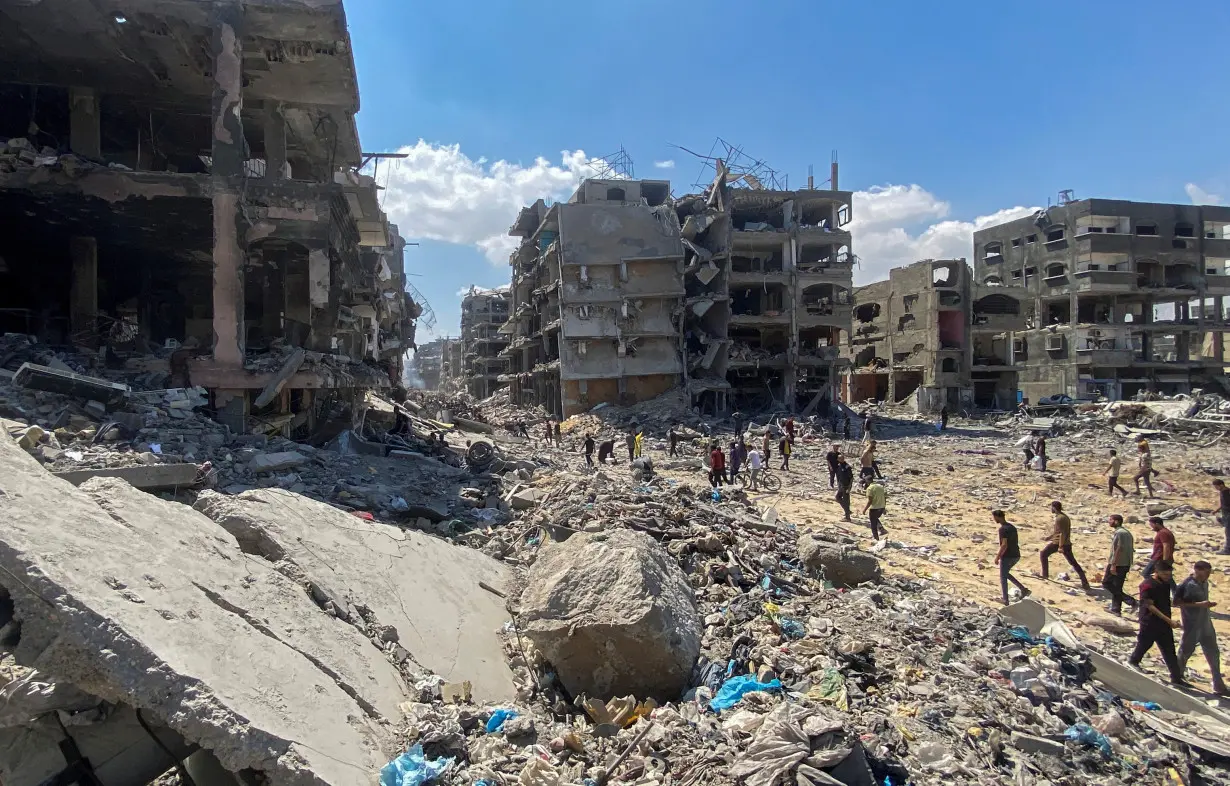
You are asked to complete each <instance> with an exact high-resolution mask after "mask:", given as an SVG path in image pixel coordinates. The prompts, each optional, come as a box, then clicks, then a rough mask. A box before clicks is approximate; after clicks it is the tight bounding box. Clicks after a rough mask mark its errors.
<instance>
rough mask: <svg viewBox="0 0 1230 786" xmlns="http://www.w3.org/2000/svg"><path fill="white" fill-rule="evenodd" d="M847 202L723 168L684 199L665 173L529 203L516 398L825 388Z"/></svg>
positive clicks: (845, 270)
mask: <svg viewBox="0 0 1230 786" xmlns="http://www.w3.org/2000/svg"><path fill="white" fill-rule="evenodd" d="M835 178H836V167H835V166H834V181H835ZM753 185H755V187H753ZM737 186H738V187H737ZM850 203H851V194H850V193H849V192H842V191H836V190H817V189H802V190H798V191H777V190H770V189H765V188H763V187H760V186H759V184H758V183H757V184H753V183H750V182H748V179H741V178H737V177H732V176H730V173H729V171H728V170H727V169H726V168H725V167H724V166H719V167H717V174H716V176H715V178H714V180H713V182H712V184H711V185H710V186H709V187H708V188H707V189H706V190H705V192H704V193H702V194H697V195H691V196H686V197H683V198H681V199H678V200H672V199H671V198H670V184H669V182H667V181H662V180H597V179H593V180H587V181H585V182H584V183H582V185H581V186H580V188H579V189H578V190H577V192H576V193H575V194H574V195H573V196H572V198H571V199H570V200H569V201H568V202H566V203H560V204H554V205H549V206H548V205H547V204H546V203H544V202H543V201H542V200H539V201H538V202H536V203H535V204H534V205H531V206H529V207H526V208H524V209H523V210H522V211H521V212H520V214H519V215H518V216H517V219H516V221H515V222H514V223H513V226H512V227H511V229H510V230H509V233H510V234H511V235H513V236H515V237H519V238H521V244H520V246H519V247H518V249H517V250H516V251H515V252H514V253H513V254H512V256H511V257H510V264H511V266H512V301H513V308H512V315H511V318H510V319H509V322H508V324H507V325H506V326H505V328H504V331H505V332H506V333H507V334H509V335H510V337H511V343H510V344H509V346H508V348H507V349H506V350H505V352H504V354H505V356H506V357H507V358H508V359H509V361H510V368H509V371H508V374H507V375H506V376H505V377H504V379H505V380H507V381H508V383H509V385H510V392H511V396H512V400H513V401H514V402H515V403H519V404H522V405H534V404H540V405H542V406H544V407H545V408H546V409H547V410H548V411H549V412H553V413H554V414H556V415H557V416H561V417H568V416H571V415H573V414H576V413H578V412H583V411H586V410H588V409H590V408H592V407H594V406H596V405H598V404H601V403H618V404H631V403H635V402H638V401H644V400H646V399H650V398H653V397H654V396H657V395H660V394H661V393H663V392H666V391H668V390H670V389H672V388H683V389H685V390H686V391H687V392H688V395H689V398H690V400H691V402H692V403H693V405H695V406H698V407H700V408H701V409H703V410H705V411H710V412H724V411H728V410H730V409H736V408H744V409H756V408H769V407H773V406H783V407H786V408H791V409H802V408H805V407H807V406H808V405H809V404H810V403H812V402H820V401H822V400H824V399H830V400H831V399H832V398H835V397H836V391H837V387H836V386H837V379H838V369H839V366H840V364H841V363H842V360H841V359H840V357H839V348H840V346H841V344H842V343H843V339H842V332H843V331H848V329H849V324H850V302H851V301H850V290H851V266H852V263H853V259H854V257H853V255H852V253H851V248H850V247H851V239H850V233H849V232H848V231H846V230H844V229H842V227H843V226H845V224H847V223H848V222H849V220H850V218H851V211H850Z"/></svg>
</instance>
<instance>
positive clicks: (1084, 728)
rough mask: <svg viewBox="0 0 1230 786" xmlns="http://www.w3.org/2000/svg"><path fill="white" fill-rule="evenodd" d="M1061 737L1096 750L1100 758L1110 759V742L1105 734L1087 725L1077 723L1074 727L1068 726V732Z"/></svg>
mask: <svg viewBox="0 0 1230 786" xmlns="http://www.w3.org/2000/svg"><path fill="white" fill-rule="evenodd" d="M1063 736H1065V737H1067V738H1068V739H1069V740H1071V741H1072V742H1079V743H1080V744H1082V745H1087V746H1089V747H1090V748H1097V749H1098V750H1100V751H1101V752H1102V758H1104V759H1109V758H1110V740H1109V739H1107V738H1106V735H1105V734H1103V733H1102V732H1100V731H1098V730H1097V729H1095V728H1093V727H1092V726H1090V725H1089V724H1088V723H1078V724H1076V725H1075V726H1069V727H1068V730H1067V731H1065V732H1064V733H1063Z"/></svg>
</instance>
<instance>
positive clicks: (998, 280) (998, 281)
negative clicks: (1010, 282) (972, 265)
mask: <svg viewBox="0 0 1230 786" xmlns="http://www.w3.org/2000/svg"><path fill="white" fill-rule="evenodd" d="M982 283H983V284H984V285H985V286H988V287H1002V286H1003V285H1004V279H1003V278H1002V277H1000V276H997V275H994V274H992V275H989V276H987V277H986V278H984V279H982Z"/></svg>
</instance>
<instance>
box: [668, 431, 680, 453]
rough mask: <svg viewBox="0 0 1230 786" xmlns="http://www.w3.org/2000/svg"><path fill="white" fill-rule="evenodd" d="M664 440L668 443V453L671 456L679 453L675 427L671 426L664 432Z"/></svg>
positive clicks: (677, 435) (677, 433)
mask: <svg viewBox="0 0 1230 786" xmlns="http://www.w3.org/2000/svg"><path fill="white" fill-rule="evenodd" d="M666 441H667V442H668V443H669V444H670V454H671V455H672V456H678V455H679V432H678V431H675V427H674V426H671V430H670V431H668V432H666Z"/></svg>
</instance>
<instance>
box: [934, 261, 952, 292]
mask: <svg viewBox="0 0 1230 786" xmlns="http://www.w3.org/2000/svg"><path fill="white" fill-rule="evenodd" d="M931 283H932V284H933V285H935V286H939V287H951V286H956V283H957V269H956V266H955V265H936V266H934V267H933V268H931Z"/></svg>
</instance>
